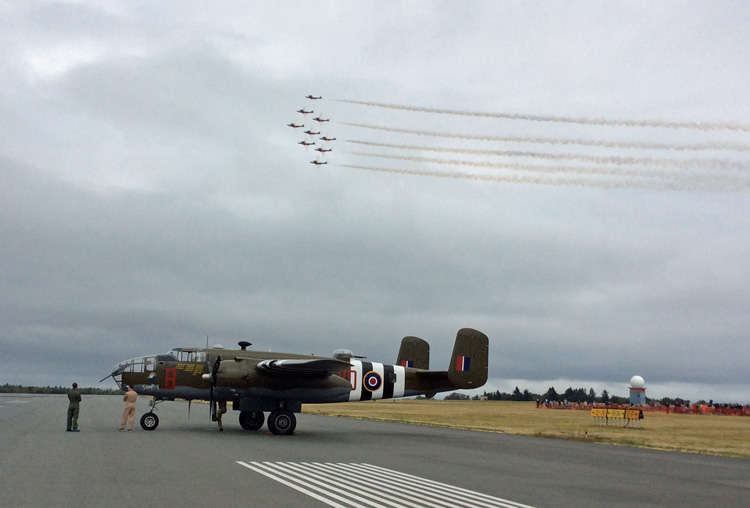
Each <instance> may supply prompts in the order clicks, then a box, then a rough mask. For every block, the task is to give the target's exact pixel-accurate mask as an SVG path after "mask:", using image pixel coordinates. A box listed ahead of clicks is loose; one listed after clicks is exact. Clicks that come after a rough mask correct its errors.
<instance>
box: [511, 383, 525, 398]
mask: <svg viewBox="0 0 750 508" xmlns="http://www.w3.org/2000/svg"><path fill="white" fill-rule="evenodd" d="M510 400H523V395H522V394H521V390H519V389H518V387H517V386H516V389H515V390H513V395H511V396H510Z"/></svg>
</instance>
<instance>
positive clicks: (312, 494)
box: [237, 461, 351, 508]
mask: <svg viewBox="0 0 750 508" xmlns="http://www.w3.org/2000/svg"><path fill="white" fill-rule="evenodd" d="M237 464H239V465H241V466H245V467H246V468H248V469H252V470H253V471H255V472H257V473H260V474H262V475H263V476H267V477H269V478H271V479H272V480H274V481H277V482H279V483H281V484H284V485H286V486H287V487H291V488H293V489H294V490H297V491H299V492H302V493H303V494H306V495H308V496H310V497H312V498H315V499H317V500H318V501H321V502H323V503H325V504H327V505H328V506H335V507H336V508H347V507H346V506H345V505H343V504H338V503H336V502H334V501H332V500H330V499H327V498H325V497H323V496H320V495H318V494H316V493H315V492H312V491H311V490H310V489H307V488H304V487H302V486H299V485H296V484H294V483H292V482H290V481H286V480H283V479H281V478H279V477H278V476H276V475H275V474H272V473H270V472H266V471H264V470H263V469H261V468H260V464H259V463H258V462H251V463H250V464H248V463H247V462H241V461H237ZM315 490H319V489H315ZM350 505H351V503H350Z"/></svg>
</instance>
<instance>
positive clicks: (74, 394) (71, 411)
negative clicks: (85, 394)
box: [67, 383, 81, 432]
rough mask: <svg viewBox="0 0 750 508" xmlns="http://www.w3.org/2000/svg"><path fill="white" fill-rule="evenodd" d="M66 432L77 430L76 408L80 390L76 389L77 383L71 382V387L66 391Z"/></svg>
mask: <svg viewBox="0 0 750 508" xmlns="http://www.w3.org/2000/svg"><path fill="white" fill-rule="evenodd" d="M68 400H69V401H70V402H69V403H68V428H67V430H68V432H79V431H78V410H79V404H80V402H81V392H79V391H78V383H73V389H72V390H70V391H68Z"/></svg>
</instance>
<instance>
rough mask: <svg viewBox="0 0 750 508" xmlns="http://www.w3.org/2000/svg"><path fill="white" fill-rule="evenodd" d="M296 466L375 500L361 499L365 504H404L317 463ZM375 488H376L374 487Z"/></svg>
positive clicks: (396, 507)
mask: <svg viewBox="0 0 750 508" xmlns="http://www.w3.org/2000/svg"><path fill="white" fill-rule="evenodd" d="M297 466H298V467H301V468H302V469H303V470H305V471H307V472H310V473H311V474H313V476H315V477H316V478H321V479H323V481H325V482H326V483H331V484H333V485H335V486H336V487H338V488H341V489H344V490H347V491H351V492H352V494H354V495H355V496H358V497H360V498H361V497H367V498H370V499H374V500H375V501H376V502H373V503H371V502H369V501H366V500H362V502H363V503H365V504H371V505H373V506H377V507H380V506H382V505H383V504H387V505H389V506H394V507H395V508H399V507H402V506H404V504H403V503H397V502H394V501H388V500H384V499H383V498H382V497H379V496H376V495H373V494H371V493H370V492H372V490H373V489H372V485H362V484H359V486H358V484H357V482H352V481H351V478H348V477H345V476H344V477H342V476H337V475H335V474H330V472H329V471H326V470H325V468H321V467H320V464H317V463H313V464H309V463H307V464H304V463H303V464H298V465H297ZM363 487H365V490H362V488H363ZM375 490H377V489H375ZM410 506H414V507H416V508H418V505H410Z"/></svg>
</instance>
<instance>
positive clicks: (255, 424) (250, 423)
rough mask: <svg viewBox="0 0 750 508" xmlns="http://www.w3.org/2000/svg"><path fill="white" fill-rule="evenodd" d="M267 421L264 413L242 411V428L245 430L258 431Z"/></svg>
mask: <svg viewBox="0 0 750 508" xmlns="http://www.w3.org/2000/svg"><path fill="white" fill-rule="evenodd" d="M265 419H266V418H265V416H264V415H263V411H240V426H241V427H242V428H243V429H245V430H258V429H259V428H261V427H262V426H263V422H264V421H265Z"/></svg>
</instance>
